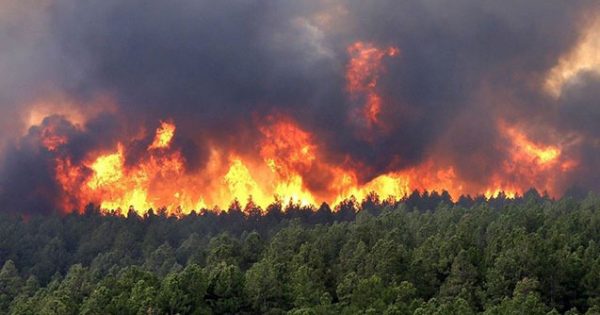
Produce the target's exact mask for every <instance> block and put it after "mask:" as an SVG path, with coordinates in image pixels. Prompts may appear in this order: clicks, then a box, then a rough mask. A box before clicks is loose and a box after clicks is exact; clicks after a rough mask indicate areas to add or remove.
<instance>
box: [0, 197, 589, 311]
mask: <svg viewBox="0 0 600 315" xmlns="http://www.w3.org/2000/svg"><path fill="white" fill-rule="evenodd" d="M215 210H216V209H213V210H204V211H200V212H192V213H191V214H188V215H182V216H180V217H177V216H174V215H171V214H168V213H167V212H166V211H164V210H158V211H156V212H154V211H150V212H148V213H147V214H146V215H144V216H140V215H138V214H137V212H135V211H133V209H132V210H130V211H129V212H128V213H126V214H117V213H112V214H110V213H109V214H107V213H104V212H102V211H100V210H99V209H98V208H97V207H95V206H92V205H90V206H89V207H88V208H87V209H86V210H85V212H83V213H81V214H76V213H71V214H67V215H64V214H56V215H49V214H45V215H42V214H36V215H31V216H27V217H22V216H16V215H14V214H8V213H2V214H0V216H1V218H0V262H1V263H2V265H3V266H2V269H1V271H0V312H1V313H3V314H340V313H341V314H599V313H600V212H599V210H600V198H599V197H598V196H596V195H593V194H590V195H587V196H584V197H581V196H570V197H563V198H562V199H560V200H552V199H549V198H548V197H545V196H543V195H540V194H539V193H537V192H536V191H535V190H531V191H529V192H528V193H526V194H525V196H523V197H517V198H516V199H506V198H505V197H503V196H502V195H500V196H499V197H497V198H494V199H491V200H485V199H483V198H470V197H463V198H461V199H460V200H458V201H457V202H452V201H451V199H450V198H449V196H448V195H447V194H445V193H444V194H438V193H418V192H415V193H413V194H412V195H410V196H408V197H407V198H404V199H402V200H399V201H393V200H380V198H379V197H378V196H377V195H376V194H371V195H369V197H368V198H366V199H365V200H362V201H357V200H354V199H348V200H346V201H345V202H342V203H340V204H339V205H338V206H336V207H335V208H334V209H331V208H330V207H329V206H328V205H327V204H323V205H321V206H320V207H318V208H314V207H312V208H311V207H301V206H298V205H294V204H282V203H280V202H275V203H273V204H271V205H270V206H269V207H268V208H267V209H260V208H258V207H256V206H255V205H254V204H253V203H252V202H251V201H249V202H248V203H247V204H246V205H245V206H243V205H241V204H240V203H239V202H234V203H232V205H231V206H230V207H229V209H228V211H222V212H219V211H215Z"/></svg>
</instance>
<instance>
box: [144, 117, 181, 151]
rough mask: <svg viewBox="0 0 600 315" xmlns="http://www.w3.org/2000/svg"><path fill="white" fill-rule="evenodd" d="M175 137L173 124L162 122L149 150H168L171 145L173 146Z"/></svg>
mask: <svg viewBox="0 0 600 315" xmlns="http://www.w3.org/2000/svg"><path fill="white" fill-rule="evenodd" d="M174 135H175V125H174V124H172V123H168V122H164V121H161V122H160V127H158V129H157V130H156V136H155V137H154V141H153V142H152V144H151V145H150V146H149V147H148V150H152V149H164V148H168V147H169V144H171V140H173V136H174Z"/></svg>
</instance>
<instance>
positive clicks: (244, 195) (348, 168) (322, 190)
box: [34, 42, 577, 214]
mask: <svg viewBox="0 0 600 315" xmlns="http://www.w3.org/2000/svg"><path fill="white" fill-rule="evenodd" d="M348 53H349V55H350V57H351V58H350V60H349V62H348V65H347V67H346V80H347V85H346V88H347V90H348V92H349V94H350V96H351V97H354V98H356V99H357V100H360V101H361V102H364V103H361V106H362V107H361V108H362V109H361V111H360V113H361V117H362V118H364V119H366V121H367V122H368V123H369V125H370V126H373V125H375V124H379V123H380V114H381V110H382V106H383V100H382V97H381V96H380V95H379V91H378V90H377V82H378V79H379V77H380V75H381V74H382V73H383V72H384V67H383V65H382V60H383V58H384V57H394V56H396V55H398V54H399V50H398V49H397V48H394V47H388V48H384V49H382V48H378V47H376V46H374V45H373V44H370V43H363V42H357V43H355V44H352V45H351V46H350V47H349V48H348ZM42 108H53V107H52V106H49V105H47V104H45V105H44V106H43V107H42ZM34 109H35V107H34ZM36 113H37V112H36ZM66 113H68V111H66ZM63 117H64V118H67V119H69V120H71V121H72V122H74V123H73V124H72V125H73V126H74V128H80V129H81V128H83V127H82V126H84V125H85V124H84V123H83V122H84V121H85V119H86V116H85V115H79V114H77V115H75V114H73V115H71V116H70V117H69V116H63ZM166 118H168V117H166ZM261 122H262V123H261V124H260V125H261V127H258V130H257V131H258V132H257V133H256V134H257V135H258V137H259V138H258V139H254V140H253V141H255V146H256V150H252V152H250V153H249V152H248V151H247V150H240V151H237V150H236V149H235V148H233V149H232V148H231V147H226V146H224V145H223V146H220V145H219V143H218V142H214V143H210V144H209V145H208V146H209V147H208V148H207V151H208V152H210V154H209V157H208V161H207V162H206V165H205V166H204V167H202V168H201V169H199V170H188V169H186V160H185V158H184V154H183V153H182V152H181V151H180V149H179V148H178V147H177V146H175V145H174V139H175V137H176V134H177V127H176V124H175V123H176V122H175V121H174V120H171V119H166V120H163V121H160V122H159V123H160V124H159V126H158V127H157V129H156V130H155V131H154V132H153V133H152V134H147V132H146V131H144V130H142V131H140V132H138V133H136V135H135V136H133V138H131V139H128V138H123V139H120V141H119V142H118V144H117V145H115V147H113V148H112V150H110V149H109V150H108V151H106V150H105V149H103V151H101V152H96V151H93V152H91V153H88V156H85V157H84V158H83V159H80V158H79V159H77V160H74V159H73V158H72V157H70V156H68V155H65V154H61V152H62V151H61V147H62V146H64V145H67V144H68V143H69V141H70V139H69V137H68V136H67V135H66V134H65V133H63V132H61V129H60V128H61V127H60V126H61V125H60V124H41V125H43V126H44V127H43V129H42V130H41V131H40V134H41V135H40V136H41V143H42V145H43V146H44V147H45V148H46V150H48V151H50V152H54V153H56V156H57V158H56V160H55V172H56V178H57V182H58V183H59V184H60V186H61V188H62V190H63V192H64V194H63V196H61V200H62V205H61V206H62V207H63V208H64V209H78V210H79V209H82V208H84V207H85V206H86V205H87V204H88V203H96V204H99V205H100V206H101V208H102V209H107V210H112V209H121V210H122V211H124V210H126V209H130V208H131V209H135V210H136V211H139V212H140V213H143V212H145V211H147V210H148V209H151V208H152V209H158V208H165V209H167V211H169V212H170V213H175V214H177V213H185V212H189V211H191V210H199V209H205V208H207V207H208V208H212V207H219V208H226V207H227V206H228V205H229V204H230V203H231V202H233V201H234V200H238V201H239V202H241V203H243V202H247V201H251V202H252V203H253V204H255V205H258V206H260V207H262V208H265V207H266V206H267V205H269V204H270V203H272V202H273V201H275V200H278V201H280V202H284V203H287V202H292V203H295V204H300V205H316V204H318V203H320V202H328V203H330V204H337V203H339V202H341V201H343V200H345V199H347V198H350V197H355V198H357V199H359V200H360V199H363V198H366V197H367V196H368V195H369V194H371V193H372V192H375V193H377V194H378V195H379V196H380V197H382V198H390V197H391V198H401V197H404V196H407V195H409V194H410V193H412V192H413V191H414V190H420V191H438V192H441V191H447V192H448V193H449V194H450V196H451V197H452V198H454V199H456V198H458V197H459V196H461V195H465V194H471V195H484V196H486V197H488V198H491V197H494V196H498V195H500V194H502V193H503V194H504V195H506V196H508V197H515V196H516V195H518V194H522V193H524V191H526V190H528V189H529V188H531V187H536V188H538V189H541V190H544V191H547V192H548V193H549V194H551V195H556V194H558V193H559V190H558V183H557V178H559V176H560V174H561V173H563V172H566V171H569V170H570V169H572V168H573V167H575V166H576V165H577V161H574V160H571V159H569V158H567V157H566V156H565V155H564V154H563V148H562V145H561V144H548V143H543V142H540V141H535V140H532V138H531V137H530V135H529V134H528V133H527V131H526V129H524V128H523V127H522V126H519V125H514V124H508V123H506V122H504V121H498V123H497V130H498V131H499V133H500V134H501V135H502V136H503V137H504V139H505V141H504V143H505V147H502V148H498V152H502V153H503V158H502V162H501V163H500V164H499V165H497V166H496V168H495V169H493V170H491V171H490V173H489V174H487V175H486V176H485V177H486V178H485V179H484V181H483V182H482V181H479V182H473V180H468V179H466V178H463V176H461V174H459V173H458V172H457V169H458V168H457V167H455V166H454V165H452V163H449V162H448V161H446V160H445V159H444V157H443V154H439V155H435V154H433V155H431V156H428V157H425V158H424V159H423V161H422V162H420V163H418V164H415V165H412V166H410V167H406V168H404V169H400V170H394V171H390V172H383V173H381V174H378V175H376V176H374V177H371V178H370V179H369V180H367V181H364V178H365V176H364V174H362V173H361V168H362V167H363V166H362V165H361V164H360V163H358V162H356V161H352V159H351V158H350V157H348V158H346V159H342V162H340V161H339V159H338V160H337V162H333V161H332V159H331V157H330V155H329V154H328V153H329V152H328V148H327V147H324V145H323V144H322V143H320V142H319V139H317V138H316V137H315V136H314V135H313V134H312V133H311V132H309V131H308V130H306V129H304V128H302V126H301V125H299V124H298V123H297V122H296V121H295V120H294V119H293V118H291V117H288V116H286V115H284V114H282V113H274V114H271V115H269V116H268V117H263V119H262V120H261ZM139 139H152V141H151V142H149V143H148V144H147V145H146V147H145V150H142V152H141V156H136V158H135V159H134V160H135V161H134V162H128V158H127V148H129V146H130V145H132V144H133V143H140V142H139Z"/></svg>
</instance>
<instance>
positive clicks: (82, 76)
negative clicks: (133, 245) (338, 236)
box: [0, 0, 600, 212]
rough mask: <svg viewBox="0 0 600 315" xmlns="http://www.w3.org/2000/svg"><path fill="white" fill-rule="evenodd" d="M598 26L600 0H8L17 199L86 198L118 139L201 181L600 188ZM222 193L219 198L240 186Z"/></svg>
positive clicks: (12, 196)
mask: <svg viewBox="0 0 600 315" xmlns="http://www.w3.org/2000/svg"><path fill="white" fill-rule="evenodd" d="M598 21H600V5H599V4H598V2H597V1H595V0H589V1H586V0H577V1H561V0H529V1H518V0H510V1H480V0H461V1H448V0H432V1H421V0H407V1H397V0H393V1H384V0H377V1H336V0H322V1H292V2H290V1H195V0H194V1H192V0H181V1H176V2H165V1H141V0H128V1H122V0H118V1H117V0H104V1H75V0H8V1H2V2H0V47H1V49H0V131H1V133H0V163H1V164H0V208H1V209H2V210H5V211H23V212H31V211H70V210H72V209H64V208H65V207H67V206H71V207H74V208H78V207H80V206H81V204H80V203H81V202H80V200H78V199H81V196H80V194H79V193H78V192H77V191H73V188H74V187H84V186H86V183H87V185H88V186H89V187H91V186H90V184H89V179H90V178H91V177H93V176H94V172H96V173H97V172H98V171H97V170H94V169H93V168H92V167H91V165H92V164H93V162H94V159H95V158H96V157H98V156H102V155H108V154H114V152H117V150H119V149H118V148H121V150H122V152H121V153H122V160H123V161H122V164H123V165H122V167H124V168H125V169H129V168H132V167H137V166H139V165H154V164H151V160H152V159H157V158H158V157H156V156H160V158H164V159H167V157H168V159H167V160H169V161H170V160H171V158H172V159H177V161H180V162H181V163H182V164H181V168H182V170H181V172H182V173H178V174H184V175H185V176H186V177H188V176H189V177H190V180H189V181H186V182H185V184H186V185H188V184H189V185H192V184H190V183H194V184H193V185H199V186H198V187H199V188H197V189H199V190H202V189H209V188H210V189H212V188H211V187H216V186H215V185H217V180H216V179H214V178H208V177H211V176H214V174H217V173H218V174H221V175H223V176H224V174H225V173H226V174H227V175H230V177H227V176H225V177H224V178H225V181H226V182H227V183H228V184H229V187H230V188H231V187H234V186H235V185H237V184H236V183H237V182H236V183H233V182H232V180H230V178H231V177H232V176H233V175H232V174H234V173H235V174H237V176H238V179H236V181H237V180H239V176H246V175H248V176H252V177H253V180H252V182H257V183H258V184H257V185H258V186H260V185H261V180H262V179H261V178H262V177H261V175H257V173H256V172H257V171H253V170H254V169H261V168H265V169H268V168H270V169H271V171H273V172H274V174H275V175H272V176H274V177H277V178H285V179H286V180H287V181H285V183H286V185H288V186H286V187H288V188H289V187H292V184H291V183H295V184H297V186H294V187H296V188H297V190H298V193H299V194H300V195H302V194H310V198H308V200H309V201H311V202H317V203H318V202H321V201H328V202H334V201H336V200H338V197H348V196H341V195H350V194H355V195H360V193H361V192H360V189H354V188H353V189H350V188H348V187H350V184H348V185H346V184H344V181H343V180H342V179H343V178H348V176H347V174H351V175H352V176H354V177H352V176H350V178H351V179H352V183H351V184H352V185H354V186H356V187H362V188H361V189H363V190H364V189H373V190H375V191H377V190H378V189H380V187H382V185H383V184H382V183H387V180H391V178H396V177H394V176H403V178H410V179H412V180H411V181H410V182H408V183H407V182H405V181H403V183H404V185H405V187H404V188H405V189H406V190H412V189H429V190H432V189H437V190H441V189H447V190H449V191H450V192H451V194H452V195H453V197H458V196H457V195H460V194H486V193H487V194H491V195H493V194H494V193H497V192H498V191H500V190H506V191H510V192H512V193H522V192H524V191H526V190H527V189H529V188H530V187H536V188H537V189H539V190H546V191H548V192H549V193H550V194H551V195H553V196H560V195H561V194H563V193H564V192H565V191H566V190H567V189H569V188H570V187H574V186H577V187H581V188H584V189H589V190H594V191H600V171H599V170H600V142H599V140H598V139H600V125H599V124H598V123H597V122H598V121H600V92H599V91H600V60H598V57H597V55H598V53H597V52H598V51H599V50H600V42H599V41H598V40H597V38H600V31H599V29H600V28H598V27H597V26H599V25H600V22H598ZM352 71H355V72H356V71H359V72H358V73H353V72H352ZM353 84H354V85H353ZM360 84H362V85H360ZM161 122H163V123H164V122H168V123H169V124H172V125H173V126H176V127H175V128H176V129H175V133H174V136H173V139H172V141H170V142H169V146H168V148H165V149H164V150H163V149H161V150H162V151H161V150H155V151H151V150H149V146H151V144H152V143H153V140H154V138H155V130H156V129H157V128H160V127H161ZM277 132H281V133H284V135H283V136H282V135H281V134H277ZM292 138H293V139H295V140H290V139H292ZM298 139H299V140H298ZM294 146H298V148H299V149H298V150H297V151H296V148H295V147H294ZM217 151H218V152H217ZM149 152H150V153H149ZM156 152H158V153H156ZM149 154H152V158H150V157H148V156H149ZM216 156H220V157H221V158H220V159H219V158H216ZM232 156H235V157H236V158H231V157H232ZM238 157H239V158H240V159H241V160H240V161H242V162H243V163H242V162H239V163H242V164H236V163H238V162H237V161H238V159H237V158H238ZM115 159H116V158H115ZM57 161H60V163H62V164H57ZM216 161H221V162H220V163H221V164H223V165H221V164H219V163H217V162H216ZM144 163H150V164H144ZM260 163H263V164H264V163H266V165H267V166H268V167H267V166H264V165H263V166H260V167H259V166H257V167H256V168H253V166H252V165H255V164H260ZM217 164H218V165H217ZM73 166H80V167H79V168H77V174H76V175H73V174H71V175H72V176H71V178H72V180H71V181H70V182H67V181H66V179H63V180H61V179H60V178H59V177H60V175H61V174H59V173H60V170H61V169H62V170H63V171H64V168H67V167H68V168H70V167H73ZM175 169H177V172H179V171H180V170H179V168H177V167H175ZM248 169H249V170H250V171H249V174H247V173H246V171H247V170H248ZM70 170H71V172H75V171H74V170H72V169H70ZM234 171H236V172H237V173H236V172H234ZM157 174H162V175H161V176H165V175H164V174H163V173H161V172H158V173H157ZM240 174H241V175H240ZM340 174H343V176H342V175H340ZM119 176H121V175H119ZM157 176H158V175H157ZM182 176H183V175H182ZM182 176H178V178H181V177H182ZM223 176H221V177H223ZM269 176H271V175H269ZM294 176H298V178H301V182H299V183H298V182H295V181H293V180H290V178H295V177H294ZM416 179H419V180H416ZM219 180H222V179H221V178H219ZM394 183H396V184H398V183H397V182H394ZM179 184H180V185H183V183H178V185H179ZM344 185H346V186H344ZM446 185H447V186H451V187H444V186H446ZM154 186H156V185H154V184H153V186H152V187H151V189H158V188H156V187H154ZM242 186H243V187H244V188H243V190H242V191H243V192H248V193H251V194H252V195H253V197H257V194H261V193H264V192H260V191H259V190H260V189H259V188H257V187H254V186H252V185H250V184H248V183H247V182H244V184H243V185H242ZM190 187H191V186H190ZM194 187H196V186H194ZM207 187H208V188H207ZM248 187H250V188H248ZM340 187H342V188H340ZM190 189H191V188H190ZM290 189H291V188H290ZM382 189H383V188H382ZM216 190H218V189H217V188H214V189H213V191H211V193H210V194H209V195H211V196H212V197H206V196H205V200H204V201H206V204H203V206H207V207H212V203H215V202H216V200H219V201H220V200H223V198H226V197H230V196H235V197H240V196H238V195H237V194H234V193H231V194H227V193H223V192H218V193H217V192H214V191H216ZM263 190H264V189H263ZM274 190H275V191H278V190H277V189H275V188H274ZM169 191H170V190H169ZM393 191H394V192H402V191H403V190H393ZM269 192H270V191H269ZM387 192H388V191H387V190H385V189H383V192H382V193H387ZM111 193H113V194H114V192H111ZM217 195H218V196H220V197H216V196H217ZM263 197H264V198H271V197H272V196H263ZM94 198H95V199H94ZM94 198H92V199H91V201H96V202H102V201H103V200H102V199H103V197H102V196H100V197H98V196H97V195H95V197H94ZM97 199H99V200H97ZM150 199H151V196H148V198H147V200H150ZM85 201H86V202H87V201H90V200H85ZM193 203H194V204H195V203H196V200H194V201H193ZM143 205H151V206H163V205H157V204H153V203H147V202H146V203H143ZM124 206H126V205H124ZM220 206H227V205H223V204H221V205H220ZM77 210H80V209H77Z"/></svg>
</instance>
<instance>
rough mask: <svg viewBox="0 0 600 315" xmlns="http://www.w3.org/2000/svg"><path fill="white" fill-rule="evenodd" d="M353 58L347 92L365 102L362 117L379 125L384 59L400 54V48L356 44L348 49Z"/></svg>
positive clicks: (348, 73) (363, 43)
mask: <svg viewBox="0 0 600 315" xmlns="http://www.w3.org/2000/svg"><path fill="white" fill-rule="evenodd" d="M348 53H349V54H350V56H351V59H350V62H349V63H348V66H347V69H346V81H347V87H346V88H347V90H348V91H349V92H350V95H352V96H353V97H354V98H357V99H358V98H360V99H362V100H363V101H364V107H363V108H362V111H361V112H362V116H363V117H364V118H365V119H366V121H367V122H368V123H369V124H370V125H373V124H378V123H379V115H380V113H381V102H382V101H381V96H380V95H379V93H378V91H377V80H378V79H379V76H380V74H381V72H382V71H383V70H384V68H383V66H382V64H381V63H382V60H383V57H386V56H387V57H394V56H396V55H398V54H399V50H398V48H395V47H388V48H386V49H381V48H378V47H377V46H375V45H373V44H371V43H365V42H356V43H354V44H352V45H350V47H348Z"/></svg>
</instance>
